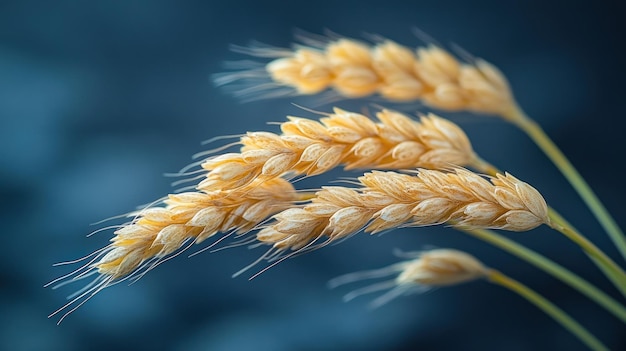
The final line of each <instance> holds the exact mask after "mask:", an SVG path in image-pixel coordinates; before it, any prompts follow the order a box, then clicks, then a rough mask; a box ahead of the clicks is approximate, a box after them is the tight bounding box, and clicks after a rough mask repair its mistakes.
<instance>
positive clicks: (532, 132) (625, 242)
mask: <svg viewBox="0 0 626 351" xmlns="http://www.w3.org/2000/svg"><path fill="white" fill-rule="evenodd" d="M504 117H505V118H506V119H507V120H509V121H511V122H512V123H514V124H515V125H517V126H518V127H519V128H521V129H522V130H523V131H524V132H526V134H528V136H529V137H530V138H531V139H532V140H533V141H534V142H535V143H536V144H537V145H538V146H539V148H541V150H542V151H543V152H544V153H545V154H546V156H548V158H550V160H552V162H553V163H554V164H555V165H556V167H557V168H558V169H559V170H560V171H561V173H563V175H564V176H565V178H567V180H568V181H569V182H570V184H571V185H572V186H573V187H574V189H575V190H576V192H578V194H579V195H580V197H581V198H582V199H583V201H584V202H585V203H586V204H587V206H588V207H589V209H590V210H591V212H592V213H593V214H594V216H595V217H596V219H597V220H598V222H600V225H602V227H603V228H604V230H605V231H606V232H607V233H608V234H609V237H610V238H611V240H613V243H614V244H615V246H616V247H617V249H618V250H619V252H620V253H621V254H622V257H624V259H626V238H625V237H624V232H623V231H622V230H621V229H620V228H619V226H618V225H617V223H616V222H615V220H614V219H613V217H611V215H610V214H609V212H608V211H607V209H606V208H605V207H604V205H603V204H602V202H600V200H599V199H598V197H597V196H596V194H595V193H594V192H593V190H591V188H590V187H589V185H588V184H587V182H585V180H584V179H583V177H582V176H581V175H580V173H578V171H577V170H576V168H574V166H573V165H572V164H571V162H570V161H569V160H568V159H567V157H565V155H564V154H563V152H561V150H559V148H558V147H557V146H556V144H554V142H553V141H552V140H551V139H550V137H549V136H548V135H547V134H546V133H545V132H544V131H543V129H541V127H540V126H539V125H538V124H537V123H536V122H535V121H533V120H532V119H531V118H529V117H528V116H527V115H526V114H525V113H524V111H522V110H521V109H520V108H519V107H518V106H516V107H515V108H513V109H511V110H510V111H509V112H508V113H505V114H504Z"/></svg>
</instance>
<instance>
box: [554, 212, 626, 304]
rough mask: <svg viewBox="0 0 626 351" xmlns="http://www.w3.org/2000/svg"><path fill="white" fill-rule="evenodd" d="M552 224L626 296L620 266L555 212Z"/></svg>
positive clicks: (625, 276)
mask: <svg viewBox="0 0 626 351" xmlns="http://www.w3.org/2000/svg"><path fill="white" fill-rule="evenodd" d="M549 215H550V220H551V221H550V223H548V225H549V226H550V227H551V228H553V229H555V230H557V231H558V232H560V233H561V234H563V235H565V236H566V237H567V238H568V239H570V240H571V241H573V242H575V243H576V244H577V245H578V246H580V247H581V248H582V249H583V250H584V251H585V252H586V253H587V254H588V255H589V256H591V258H592V259H593V260H594V262H595V263H596V264H599V265H600V266H601V268H602V270H603V271H604V272H605V273H606V275H607V277H608V278H609V279H610V280H611V281H612V282H613V283H614V284H615V286H616V287H617V288H618V289H619V290H620V292H621V293H622V294H623V295H624V296H626V273H625V272H624V271H623V270H622V269H621V268H620V266H618V265H617V263H615V261H613V260H611V258H609V257H608V256H607V255H606V254H605V253H604V252H602V251H601V250H600V249H599V248H598V247H597V246H595V245H594V244H593V243H592V242H591V241H589V240H587V239H586V238H585V237H584V236H583V235H581V234H580V233H579V232H578V231H576V229H574V227H572V226H569V225H564V224H563V223H565V224H567V222H566V221H565V220H564V219H563V218H562V217H561V216H560V215H559V214H558V213H556V212H555V211H550V212H549Z"/></svg>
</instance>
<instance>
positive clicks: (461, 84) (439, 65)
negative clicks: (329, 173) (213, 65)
mask: <svg viewBox="0 0 626 351" xmlns="http://www.w3.org/2000/svg"><path fill="white" fill-rule="evenodd" d="M245 52H246V53H248V54H251V55H257V56H263V57H271V56H272V55H271V50H270V51H268V50H263V51H262V53H261V52H260V51H257V50H255V49H254V48H251V49H248V50H245ZM274 57H277V58H276V59H275V60H273V61H271V62H269V63H268V64H267V65H266V66H265V70H266V72H265V75H266V76H269V78H270V79H271V80H272V81H273V82H274V83H275V85H274V86H278V87H280V86H287V87H291V88H292V89H294V90H295V91H296V92H297V93H298V94H304V95H312V94H317V93H320V92H322V91H324V90H326V89H330V88H332V89H333V90H334V91H335V92H336V94H338V95H339V96H341V97H344V98H359V97H364V96H369V95H372V94H379V95H380V96H382V97H383V98H385V99H388V100H392V101H416V100H420V101H423V102H424V103H425V104H427V105H429V106H431V107H435V108H438V109H442V110H449V111H457V110H469V111H475V112H481V113H487V114H495V115H503V114H504V113H505V112H507V111H510V110H511V109H512V108H513V107H514V106H515V102H514V99H513V96H512V93H511V89H510V87H509V84H508V82H507V80H506V78H505V77H504V75H503V74H502V72H500V71H499V70H498V69H497V68H496V67H494V66H493V65H491V64H490V63H488V62H486V61H484V60H482V59H474V60H473V62H472V63H471V64H470V63H464V62H460V61H459V60H458V59H457V58H455V57H454V56H453V55H451V54H450V53H449V52H447V51H446V50H444V49H442V48H440V47H438V46H435V45H429V46H427V47H422V48H418V49H416V50H412V49H409V48H407V47H404V46H401V45H399V44H397V43H395V42H393V41H391V40H384V41H382V42H379V43H377V44H375V45H367V44H364V43H361V42H358V41H356V40H352V39H345V38H342V39H337V40H333V41H328V42H327V43H324V44H323V45H320V47H310V46H297V47H296V48H295V49H294V50H293V51H292V52H291V54H286V53H285V50H284V49H283V50H276V54H275V55H274ZM255 75H256V76H259V75H261V73H260V72H256V74H255ZM249 76H250V73H245V72H243V73H242V72H234V73H230V74H224V75H221V76H220V77H218V78H217V79H216V82H217V83H218V84H227V83H230V82H232V81H235V80H237V79H239V78H241V79H246V78H248V77H249ZM268 86H270V87H271V85H268ZM255 92H256V91H255Z"/></svg>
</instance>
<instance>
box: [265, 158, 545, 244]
mask: <svg viewBox="0 0 626 351" xmlns="http://www.w3.org/2000/svg"><path fill="white" fill-rule="evenodd" d="M358 180H359V182H360V184H361V185H362V187H361V188H358V189H354V188H346V187H324V188H323V189H322V190H321V191H319V192H317V193H316V196H315V197H314V198H313V199H312V200H311V203H310V204H307V205H305V206H303V207H301V208H289V209H286V210H284V211H283V212H281V213H278V214H277V215H275V216H274V218H275V222H273V223H271V224H270V225H269V226H267V227H266V228H264V229H262V230H261V231H260V232H259V233H258V234H257V239H258V240H260V241H261V242H264V243H266V244H270V245H272V246H273V248H274V249H277V250H278V251H284V250H287V249H291V250H299V249H302V248H304V247H307V246H308V245H309V244H311V243H312V242H314V241H316V240H317V239H318V238H320V237H323V236H326V237H327V238H328V240H327V242H331V241H335V240H338V239H342V238H345V237H347V236H349V235H351V234H353V233H356V232H358V231H360V230H362V229H364V230H365V231H366V232H371V233H377V232H381V231H384V230H387V229H391V228H397V227H399V226H401V225H410V226H425V225H433V224H442V223H450V224H452V225H453V226H457V227H462V228H494V229H505V230H510V231H526V230H530V229H533V228H535V227H537V226H539V225H541V224H547V223H549V222H550V220H549V218H548V209H547V206H546V203H545V201H544V199H543V197H542V196H541V194H540V193H539V192H538V191H537V190H536V189H534V188H533V187H531V186H530V185H528V184H526V183H524V182H522V181H520V180H518V179H517V178H515V177H513V176H512V175H510V174H508V173H507V174H505V175H502V174H498V175H497V176H496V177H494V178H491V182H490V181H488V180H487V179H485V178H483V177H481V176H479V175H477V174H475V173H472V172H470V171H468V170H465V169H454V170H453V171H452V172H443V171H436V170H426V169H422V170H419V172H418V173H417V175H409V174H401V173H396V172H380V171H374V172H371V173H366V174H365V175H364V176H362V177H360V178H358Z"/></svg>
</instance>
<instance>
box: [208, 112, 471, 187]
mask: <svg viewBox="0 0 626 351" xmlns="http://www.w3.org/2000/svg"><path fill="white" fill-rule="evenodd" d="M376 116H377V117H378V120H379V121H378V123H376V122H374V121H372V120H371V119H370V118H368V117H366V116H363V115H361V114H357V113H352V112H348V111H344V110H340V109H337V108H335V109H334V113H333V114H330V115H328V116H327V117H324V118H322V119H321V121H320V122H317V121H314V120H310V119H306V118H301V117H289V121H288V122H285V123H282V124H281V130H282V134H281V135H277V134H274V133H268V132H249V133H247V134H246V135H245V136H244V137H242V138H241V141H240V144H241V145H242V148H241V152H240V153H228V154H224V155H220V156H217V157H214V158H210V159H208V160H207V161H206V162H204V163H203V164H202V167H203V168H204V169H205V170H208V171H209V173H208V174H207V177H206V179H204V180H203V181H202V182H200V184H199V186H198V187H199V188H200V189H204V190H207V189H214V188H225V187H226V188H236V187H239V186H243V185H246V184H248V183H250V182H251V181H252V180H254V179H271V178H273V177H278V176H281V175H283V174H285V173H291V174H294V175H307V176H313V175H317V174H320V173H324V172H326V171H328V170H330V169H332V168H334V167H336V166H338V165H340V164H343V165H344V166H345V168H346V169H355V168H369V169H372V168H374V169H401V168H417V167H423V168H442V167H449V166H450V165H461V166H472V165H476V164H478V163H479V162H478V161H477V160H478V158H477V156H476V154H475V153H474V151H473V149H472V146H471V144H470V142H469V139H468V138H467V136H466V135H465V133H464V132H463V131H462V130H461V128H459V127H458V126H457V125H455V124H454V123H452V122H450V121H447V120H445V119H443V118H440V117H437V116H435V115H433V114H429V115H428V116H423V117H422V118H421V120H420V122H417V121H414V120H412V119H411V118H409V117H407V116H405V115H403V114H401V113H398V112H394V111H390V110H382V111H380V112H378V113H377V114H376Z"/></svg>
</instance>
